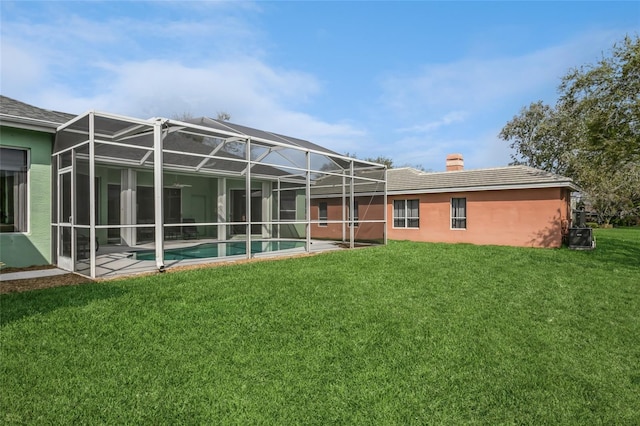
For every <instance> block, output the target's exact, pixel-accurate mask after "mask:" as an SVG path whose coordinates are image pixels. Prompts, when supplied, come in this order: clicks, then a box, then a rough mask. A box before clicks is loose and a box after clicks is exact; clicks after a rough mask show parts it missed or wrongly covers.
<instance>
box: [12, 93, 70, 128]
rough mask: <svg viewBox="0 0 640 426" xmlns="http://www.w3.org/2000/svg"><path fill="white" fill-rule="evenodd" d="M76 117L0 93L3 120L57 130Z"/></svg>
mask: <svg viewBox="0 0 640 426" xmlns="http://www.w3.org/2000/svg"><path fill="white" fill-rule="evenodd" d="M74 117H75V115H74V114H67V113H65V112H59V111H52V110H48V109H43V108H38V107H35V106H33V105H29V104H27V103H24V102H20V101H17V100H15V99H12V98H9V97H6V96H3V95H0V119H1V120H2V121H3V122H13V123H22V124H27V125H28V124H31V125H36V126H39V127H43V128H48V129H52V130H55V129H56V128H57V127H58V126H59V125H61V124H63V123H66V122H67V121H69V120H71V119H73V118H74Z"/></svg>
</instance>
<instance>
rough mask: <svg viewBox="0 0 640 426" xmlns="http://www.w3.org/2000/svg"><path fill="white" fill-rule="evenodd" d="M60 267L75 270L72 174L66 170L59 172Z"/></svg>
mask: <svg viewBox="0 0 640 426" xmlns="http://www.w3.org/2000/svg"><path fill="white" fill-rule="evenodd" d="M58 185H59V186H58V189H59V190H58V196H59V199H58V209H59V211H58V218H59V219H58V220H59V226H58V267H60V268H61V269H65V270H67V271H73V253H74V251H75V247H74V246H75V243H74V239H73V210H72V206H73V202H72V193H71V189H72V188H73V185H72V174H71V171H70V170H69V171H65V172H61V173H60V174H58Z"/></svg>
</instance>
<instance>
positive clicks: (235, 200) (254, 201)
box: [229, 189, 262, 235]
mask: <svg viewBox="0 0 640 426" xmlns="http://www.w3.org/2000/svg"><path fill="white" fill-rule="evenodd" d="M230 195H231V203H230V204H231V211H230V214H229V217H230V218H231V222H246V221H247V199H246V191H245V190H244V189H232V190H231V194H230ZM251 221H252V222H261V221H262V191H261V190H259V189H258V190H254V191H252V192H251ZM245 229H247V228H246V225H232V226H231V233H230V235H243V234H244V233H245ZM261 230H262V225H260V224H253V225H251V233H252V234H261V232H262V231H261Z"/></svg>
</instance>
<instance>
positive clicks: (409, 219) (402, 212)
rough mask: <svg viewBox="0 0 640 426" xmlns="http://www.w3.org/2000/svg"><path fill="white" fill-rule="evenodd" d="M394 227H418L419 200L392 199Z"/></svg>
mask: <svg viewBox="0 0 640 426" xmlns="http://www.w3.org/2000/svg"><path fill="white" fill-rule="evenodd" d="M393 226H394V228H419V227H420V201H419V200H393Z"/></svg>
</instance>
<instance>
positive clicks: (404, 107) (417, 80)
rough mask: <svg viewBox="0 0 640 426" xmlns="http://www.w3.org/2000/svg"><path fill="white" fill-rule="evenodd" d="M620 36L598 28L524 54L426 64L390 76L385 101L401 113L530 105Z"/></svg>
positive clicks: (414, 113) (386, 80) (410, 114)
mask: <svg viewBox="0 0 640 426" xmlns="http://www.w3.org/2000/svg"><path fill="white" fill-rule="evenodd" d="M617 38H619V34H618V33H614V32H610V31H607V32H604V31H602V32H595V31H594V32H589V33H585V34H583V35H581V36H580V37H577V38H575V39H573V40H569V41H567V42H565V43H563V44H559V45H556V46H550V47H547V48H545V49H541V50H537V51H533V52H530V53H527V54H524V55H519V56H506V57H497V58H474V57H467V58H462V59H460V60H457V61H453V62H449V63H443V64H426V65H424V66H423V67H422V68H420V69H419V70H417V71H416V72H413V73H408V74H407V73H404V72H403V73H400V74H397V75H391V76H388V77H387V78H385V79H384V80H383V82H382V85H383V99H385V102H386V104H387V106H388V107H389V108H391V109H392V110H393V111H395V112H396V113H397V114H399V115H401V116H409V117H413V116H415V115H421V114H424V112H425V111H434V110H436V111H437V110H439V111H442V110H451V109H455V110H465V111H473V110H480V109H484V108H488V107H492V106H495V105H500V104H502V103H504V102H506V101H507V100H511V99H518V98H522V97H524V98H526V99H528V101H527V102H525V103H528V102H531V101H535V100H536V99H539V98H540V97H543V96H546V95H549V88H553V89H555V88H556V87H557V85H558V83H559V82H560V77H561V76H562V75H564V74H565V73H566V72H567V71H568V70H569V69H570V68H571V67H574V66H576V65H580V64H583V63H589V62H595V61H597V60H598V59H599V55H600V53H601V52H603V51H605V50H606V49H608V48H610V47H611V45H612V44H613V41H614V40H616V39H617ZM532 96H533V98H532Z"/></svg>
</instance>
